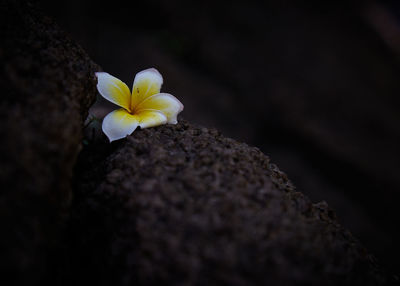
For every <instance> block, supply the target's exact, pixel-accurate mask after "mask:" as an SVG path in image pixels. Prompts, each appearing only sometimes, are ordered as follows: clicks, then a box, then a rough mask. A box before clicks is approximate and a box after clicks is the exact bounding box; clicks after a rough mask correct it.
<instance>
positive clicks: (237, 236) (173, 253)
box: [69, 121, 386, 285]
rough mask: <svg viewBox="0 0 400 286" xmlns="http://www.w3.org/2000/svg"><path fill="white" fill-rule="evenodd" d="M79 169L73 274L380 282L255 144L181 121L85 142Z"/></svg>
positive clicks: (106, 280)
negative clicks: (115, 138) (118, 137)
mask: <svg viewBox="0 0 400 286" xmlns="http://www.w3.org/2000/svg"><path fill="white" fill-rule="evenodd" d="M78 166H79V168H78V169H77V176H78V177H77V182H76V185H77V191H76V197H75V203H74V207H73V210H72V220H71V222H70V224H71V229H70V238H69V241H70V242H71V245H70V247H71V249H72V251H70V252H71V253H74V254H73V257H74V258H72V261H74V262H78V261H79V263H78V264H75V265H74V270H73V272H72V273H73V274H72V277H75V278H76V277H80V279H83V281H87V282H91V283H95V284H98V283H100V284H102V285H131V284H134V283H137V284H140V285H142V284H145V285H321V284H324V285H376V284H377V285H381V284H384V283H385V279H386V278H385V276H384V275H383V274H382V273H380V272H379V271H378V268H377V267H376V265H375V263H374V261H373V259H372V258H371V257H370V256H369V255H368V253H367V251H366V250H365V249H364V248H363V247H362V246H360V244H359V243H358V242H357V240H355V239H354V238H353V237H352V235H351V234H350V233H349V232H348V231H346V230H344V229H343V228H342V227H341V226H340V225H339V223H338V222H337V221H336V218H335V214H334V212H333V211H332V210H331V209H329V207H328V206H327V204H326V203H324V202H321V203H318V204H312V203H311V202H310V201H309V200H308V199H307V198H306V197H305V196H303V195H302V194H301V193H299V192H297V191H296V190H295V188H294V187H293V185H292V184H291V183H290V181H289V180H288V178H287V177H286V175H285V174H284V173H282V172H281V171H279V169H278V168H277V167H276V166H275V165H273V164H271V163H270V160H269V158H268V157H266V156H265V155H264V154H262V153H261V152H260V151H259V150H258V149H257V148H253V147H249V146H248V145H246V144H243V143H239V142H237V141H235V140H232V139H229V138H225V137H223V136H222V135H220V134H219V132H218V131H216V130H214V129H207V128H202V127H197V126H193V125H191V124H189V123H187V122H185V121H181V123H179V124H178V125H175V126H172V125H166V126H160V127H156V128H150V129H145V130H137V131H135V132H134V133H133V135H131V136H128V137H127V139H126V140H121V141H118V142H115V143H113V144H111V145H109V144H108V143H106V140H105V139H104V143H99V142H92V143H91V144H89V145H88V147H87V148H86V149H85V150H84V151H83V153H82V155H81V159H80V164H79V165H78ZM82 257H85V258H86V259H79V258H82ZM82 277H84V278H82ZM72 279H73V278H72ZM79 281H82V280H79Z"/></svg>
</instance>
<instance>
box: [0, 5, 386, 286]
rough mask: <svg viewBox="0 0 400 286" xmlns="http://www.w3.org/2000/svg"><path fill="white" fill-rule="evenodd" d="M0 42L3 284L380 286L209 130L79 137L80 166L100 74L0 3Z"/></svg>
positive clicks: (345, 247)
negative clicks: (87, 119) (84, 133)
mask: <svg viewBox="0 0 400 286" xmlns="http://www.w3.org/2000/svg"><path fill="white" fill-rule="evenodd" d="M0 33H1V34H0V38H1V45H0V86H1V88H2V92H1V97H2V101H1V105H0V119H1V120H0V130H1V131H0V132H1V133H0V134H1V144H0V151H1V160H0V183H1V185H0V187H1V193H0V227H1V229H2V234H1V236H0V245H1V249H0V254H1V255H0V264H1V265H0V269H1V273H0V285H82V284H83V285H132V284H139V285H260V284H267V283H268V284H271V285H321V284H323V285H342V284H347V285H384V284H385V283H388V280H387V276H386V275H385V274H384V273H383V272H382V271H381V270H380V269H379V267H378V266H377V265H376V263H375V262H374V260H373V258H372V257H371V256H370V255H369V254H368V252H367V251H366V250H365V249H364V248H363V247H362V246H361V245H360V244H359V243H358V242H357V241H356V240H355V239H354V238H353V237H352V236H351V235H350V233H349V232H347V231H346V230H345V229H343V228H342V227H341V226H340V225H339V223H338V222H337V220H336V219H335V215H334V213H333V211H331V210H330V209H329V208H328V207H327V205H326V204H325V203H319V204H312V203H311V202H310V201H309V200H308V199H307V198H306V197H304V196H303V195H302V194H301V193H299V192H296V190H295V189H294V187H293V186H292V184H291V183H290V182H289V180H288V179H287V177H286V176H285V175H284V174H283V173H282V172H280V171H279V170H278V169H277V168H276V167H275V166H274V165H273V164H271V163H270V161H269V159H268V158H267V157H266V156H265V155H263V154H262V153H261V152H260V151H259V150H258V149H256V148H252V147H249V146H247V145H246V144H243V143H238V142H236V141H234V140H232V139H228V138H225V137H223V136H222V135H221V134H219V133H218V132H217V131H216V130H213V129H206V128H201V127H197V126H193V125H191V124H189V123H187V122H185V121H182V120H181V122H180V123H179V124H178V125H166V126H160V127H157V128H150V129H145V130H137V131H135V132H134V133H133V135H132V136H128V138H127V139H123V140H120V141H118V142H114V143H112V144H109V143H108V142H107V140H106V138H105V137H100V138H97V139H93V140H90V138H88V139H87V141H86V142H87V143H88V145H87V146H86V147H85V148H84V150H83V152H82V153H81V155H80V159H79V160H78V161H77V162H76V158H77V154H78V152H79V150H80V148H81V147H80V146H81V142H82V128H83V120H84V118H85V117H86V114H87V111H88V108H89V106H90V104H91V102H93V100H94V98H95V95H96V91H95V84H96V80H95V77H94V71H96V70H99V67H98V66H97V65H96V64H94V63H93V62H92V61H91V60H90V59H89V58H88V57H87V55H86V54H85V52H84V51H83V50H82V49H80V48H79V47H78V46H77V45H76V44H75V43H73V42H72V41H70V40H69V39H68V38H67V37H66V36H65V35H64V33H62V32H61V31H60V30H59V29H58V28H57V27H56V26H55V25H54V24H53V23H52V22H51V21H50V20H48V19H46V18H44V17H43V16H42V15H41V14H40V13H38V12H37V11H36V10H35V9H34V8H33V7H32V6H31V5H30V4H29V3H27V2H26V1H11V0H10V1H2V2H1V3H0ZM73 168H75V177H73ZM72 196H73V202H72V205H71V197H72ZM64 226H67V227H64ZM46 282H47V284H46Z"/></svg>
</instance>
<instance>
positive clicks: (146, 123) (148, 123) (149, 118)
mask: <svg viewBox="0 0 400 286" xmlns="http://www.w3.org/2000/svg"><path fill="white" fill-rule="evenodd" d="M137 116H138V118H139V126H140V128H149V127H153V126H158V125H162V124H165V123H166V122H167V117H166V116H165V115H164V114H162V113H161V112H159V111H155V110H154V111H153V110H143V111H141V112H139V113H138V114H137Z"/></svg>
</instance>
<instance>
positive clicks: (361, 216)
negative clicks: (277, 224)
mask: <svg viewBox="0 0 400 286" xmlns="http://www.w3.org/2000/svg"><path fill="white" fill-rule="evenodd" d="M38 3H39V5H40V6H41V7H42V8H43V9H44V10H45V12H46V13H47V14H48V15H49V16H51V17H52V18H54V19H55V20H56V21H57V22H58V23H59V25H60V26H61V27H62V28H63V29H64V30H66V31H68V32H69V33H70V34H71V36H72V38H74V39H75V40H77V41H78V42H79V43H80V44H81V45H82V46H83V48H84V49H85V50H86V51H87V52H88V53H89V55H90V56H91V57H92V59H93V60H94V61H95V62H97V63H98V64H100V65H101V66H102V68H103V69H104V71H107V72H109V73H110V74H112V75H114V76H116V77H118V78H120V79H121V80H123V81H124V82H126V83H127V84H128V86H131V84H132V82H133V78H134V75H135V73H136V72H138V71H140V70H142V69H145V68H149V67H155V68H157V69H158V70H159V71H160V72H161V74H162V75H163V76H164V82H165V83H164V86H163V91H164V92H169V93H172V94H173V95H175V96H176V97H177V98H179V99H180V100H181V101H182V102H183V103H184V105H185V110H184V112H183V113H182V116H183V117H184V118H185V119H187V120H189V121H192V122H195V123H199V124H202V125H205V126H208V127H216V128H217V129H219V130H220V131H222V133H223V134H224V135H226V136H229V137H232V138H235V139H238V140H240V141H243V142H246V143H248V144H250V145H253V146H256V147H258V148H260V149H261V150H262V151H263V152H264V153H265V154H267V155H269V156H270V157H271V160H272V161H273V162H275V163H276V164H277V165H278V166H279V167H280V169H281V170H283V171H285V172H286V173H287V174H288V176H289V178H290V179H291V180H292V181H293V183H294V184H295V185H296V187H297V189H298V190H299V191H300V192H303V193H304V194H306V195H307V196H309V197H310V199H311V200H312V201H314V202H317V201H321V200H325V201H327V202H328V204H329V205H330V206H331V207H332V208H333V209H334V210H335V211H336V213H337V215H338V217H339V221H340V222H341V223H342V224H343V225H344V226H345V227H347V228H348V229H349V230H350V231H351V232H352V233H353V234H354V235H355V236H356V237H358V238H359V239H360V240H361V242H362V243H363V244H364V245H365V246H366V247H367V248H368V249H370V251H371V252H372V253H374V254H375V255H376V257H377V258H378V260H380V261H381V262H382V264H384V265H386V266H387V267H389V268H391V269H392V271H395V272H399V271H398V265H399V263H398V261H397V260H398V258H397V254H398V251H399V246H398V244H397V241H398V240H399V236H398V235H397V234H396V230H397V227H398V224H399V216H398V213H397V212H398V211H397V208H398V198H399V185H400V176H399V171H400V164H399V158H400V151H399V146H400V112H399V107H400V99H399V94H400V69H399V55H400V21H399V15H400V13H399V4H396V1H387V2H384V3H382V2H380V3H379V4H378V3H377V2H374V1H349V2H346V3H344V2H343V3H341V2H339V3H338V2H336V3H331V4H326V3H323V4H321V2H320V1H311V2H308V3H307V4H302V5H301V4H299V3H297V1H275V2H271V3H268V4H259V3H257V2H256V1H254V2H252V1H231V2H230V4H229V5H222V4H219V5H216V4H215V1H201V2H182V3H181V2H180V1H145V2H144V1H141V2H139V3H134V5H133V8H129V7H128V6H127V5H124V4H123V3H122V2H119V1H112V2H109V3H108V4H107V5H104V6H103V5H102V4H100V3H99V2H96V3H95V2H91V1H86V2H84V1H77V0H71V1H58V2H53V1H38ZM109 108H110V106H108V105H106V104H100V105H97V106H96V108H94V109H93V112H94V113H95V114H96V115H97V116H99V117H101V116H102V115H104V114H105V113H106V112H108V109H109Z"/></svg>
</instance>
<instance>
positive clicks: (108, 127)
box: [102, 108, 139, 142]
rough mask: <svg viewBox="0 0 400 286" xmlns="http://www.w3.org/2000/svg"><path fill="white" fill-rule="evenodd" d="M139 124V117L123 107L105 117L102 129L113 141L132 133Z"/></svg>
mask: <svg viewBox="0 0 400 286" xmlns="http://www.w3.org/2000/svg"><path fill="white" fill-rule="evenodd" d="M138 125H139V120H138V117H137V116H136V115H132V114H130V113H129V112H127V111H126V110H125V109H123V108H121V109H117V110H114V111H113V112H110V113H109V114H108V115H107V116H106V117H104V119H103V126H102V129H103V132H104V133H105V134H106V135H107V137H108V139H109V140H110V142H112V141H114V140H118V139H121V138H125V137H126V136H127V135H130V134H132V132H133V131H135V129H136V127H137V126H138Z"/></svg>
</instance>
